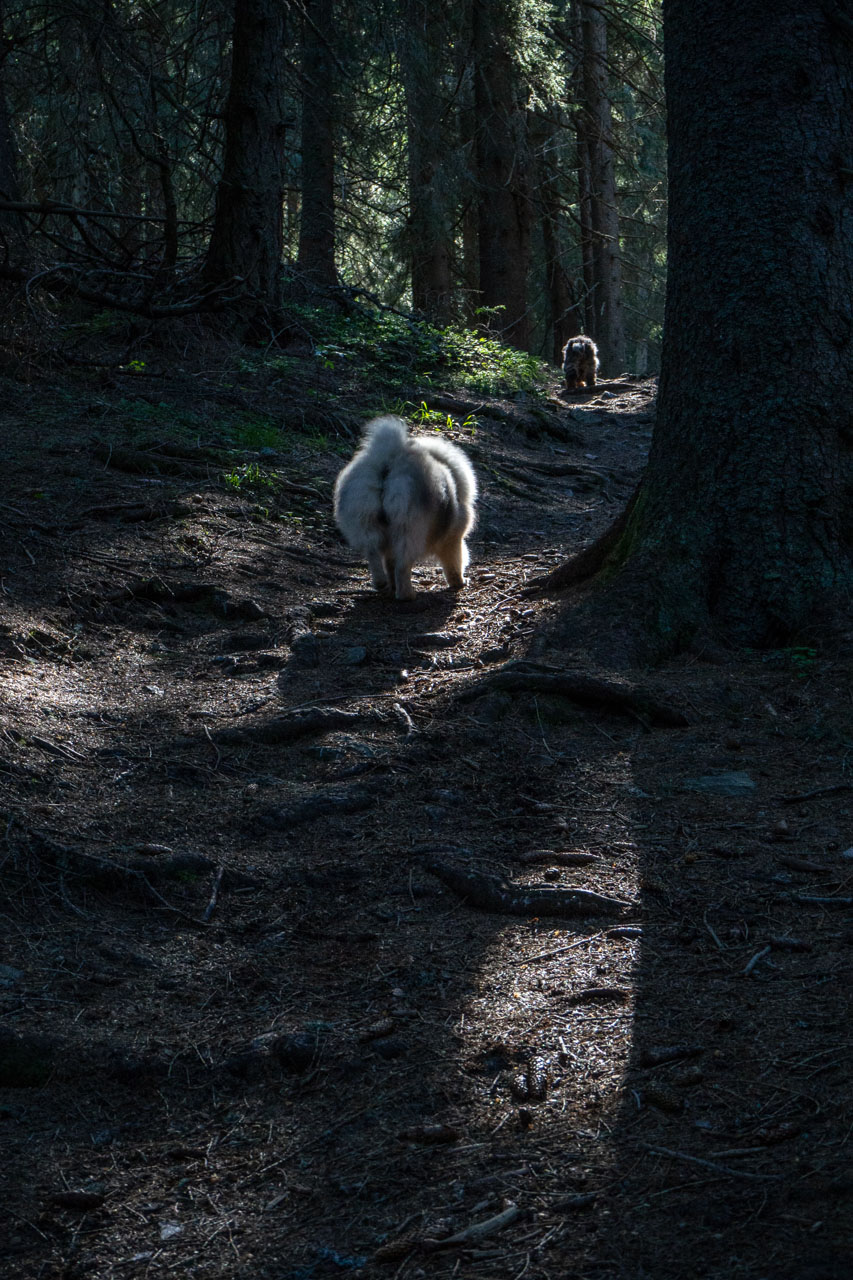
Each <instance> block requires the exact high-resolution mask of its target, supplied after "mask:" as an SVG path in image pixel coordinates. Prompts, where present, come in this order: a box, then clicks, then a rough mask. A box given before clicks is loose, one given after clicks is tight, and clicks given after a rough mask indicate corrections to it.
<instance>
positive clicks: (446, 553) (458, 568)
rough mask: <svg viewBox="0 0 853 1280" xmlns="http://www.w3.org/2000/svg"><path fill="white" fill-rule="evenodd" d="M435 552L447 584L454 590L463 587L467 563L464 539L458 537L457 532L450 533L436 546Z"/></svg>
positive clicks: (466, 549)
mask: <svg viewBox="0 0 853 1280" xmlns="http://www.w3.org/2000/svg"><path fill="white" fill-rule="evenodd" d="M435 554H436V555H437V556H438V560H439V563H440V565H441V567H442V569H443V570H444V576H445V578H446V579H447V585H448V586H449V587H453V589H454V590H456V591H458V590H459V588H460V587H464V586H465V569H466V568H467V565H468V548H467V546H466V545H465V539H464V538H460V537H459V535H458V534H455V535H454V534H451V536H450V537H449V538H445V540H444V542H442V543H441V545H440V546H438V547H436V549H435Z"/></svg>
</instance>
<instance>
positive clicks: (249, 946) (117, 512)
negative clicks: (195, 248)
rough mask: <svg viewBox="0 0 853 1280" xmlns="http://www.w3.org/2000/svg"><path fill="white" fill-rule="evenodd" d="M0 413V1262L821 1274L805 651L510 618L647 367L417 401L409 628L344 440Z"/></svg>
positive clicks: (64, 413)
mask: <svg viewBox="0 0 853 1280" xmlns="http://www.w3.org/2000/svg"><path fill="white" fill-rule="evenodd" d="M7 391H8V396H7V399H6V407H5V409H4V412H3V419H4V433H5V436H6V440H7V450H6V454H7V463H6V468H5V474H4V477H3V481H2V484H3V491H4V496H3V499H2V504H1V505H0V520H2V523H3V527H4V534H5V538H4V544H5V545H4V559H3V564H2V569H0V586H2V590H3V600H4V615H3V621H2V626H0V662H2V674H0V680H2V690H3V697H2V720H0V734H2V741H0V788H2V807H0V811H2V815H3V822H4V848H3V852H2V860H3V906H2V912H3V933H2V937H3V950H2V953H1V954H0V1123H2V1129H0V1133H2V1143H3V1160H2V1168H0V1180H2V1184H3V1185H2V1203H3V1206H4V1209H3V1212H4V1214H5V1215H7V1216H8V1219H9V1225H8V1229H7V1232H6V1237H7V1239H8V1244H7V1247H6V1252H5V1254H4V1256H3V1257H2V1258H0V1276H4V1277H5V1276H8V1277H10V1280H11V1277H15V1278H16V1280H36V1277H38V1278H39V1280H60V1277H62V1278H63V1280H71V1278H72V1277H73V1278H74V1280H76V1278H78V1277H79V1278H80V1280H82V1278H83V1277H85V1278H86V1280H95V1278H97V1280H101V1278H102V1277H108V1276H110V1277H111V1276H119V1275H121V1276H136V1275H145V1276H155V1275H166V1274H168V1273H172V1274H174V1273H177V1274H179V1275H189V1274H194V1275H199V1276H221V1277H231V1276H235V1277H236V1276H239V1277H243V1276H246V1277H258V1278H261V1277H269V1280H314V1278H321V1277H327V1276H328V1277H331V1276H346V1275H351V1276H359V1275H371V1276H372V1275H386V1276H389V1277H401V1278H402V1277H416V1276H430V1277H433V1276H434V1277H448V1278H449V1277H451V1276H465V1277H469V1276H470V1277H484V1280H485V1278H488V1280H497V1278H500V1280H504V1278H506V1280H515V1278H516V1277H517V1278H518V1280H520V1277H521V1276H525V1277H527V1278H528V1280H537V1278H541V1280H546V1278H547V1280H564V1278H565V1277H566V1276H568V1275H577V1276H584V1277H586V1276H589V1277H602V1278H603V1280H610V1278H611V1277H612V1278H613V1280H615V1278H616V1277H620V1278H624V1280H639V1277H641V1276H642V1277H649V1278H650V1280H670V1278H672V1280H676V1277H677V1278H678V1280H685V1277H692V1276H695V1277H697V1278H698V1277H701V1278H702V1280H724V1278H725V1280H735V1277H750V1278H754V1280H759V1278H761V1280H805V1277H806V1276H808V1277H809V1280H839V1278H840V1277H841V1276H842V1275H844V1276H846V1275H847V1274H848V1270H847V1265H848V1264H847V1259H849V1256H850V1248H851V1244H853V1240H851V1235H853V1230H852V1229H851V1221H853V1215H851V1212H850V1209H851V1199H853V1182H851V1180H850V1175H849V1163H848V1160H849V1156H848V1150H847V1148H848V1145H849V1136H850V1133H851V1131H852V1130H853V1104H851V1098H853V1089H851V1084H852V1083H853V1081H851V1061H853V1058H851V1054H850V1037H851V1033H850V1027H851V1018H850V994H849V993H850V989H851V987H850V971H851V955H853V953H851V949H850V946H851V942H853V925H851V915H853V860H852V859H853V779H851V774H850V751H851V741H853V740H851V729H850V726H851V714H850V697H851V695H850V690H851V682H850V666H851V663H850V652H849V647H848V649H847V650H844V651H841V650H840V649H838V650H834V651H833V652H831V653H830V652H827V653H824V652H819V651H818V650H817V649H815V648H812V647H810V646H809V645H807V644H805V643H804V644H803V646H801V647H798V648H795V649H789V650H785V651H780V652H778V653H773V654H769V655H767V654H765V655H758V654H754V655H750V654H747V655H732V654H726V653H721V652H714V653H706V654H701V653H700V654H696V655H691V656H690V657H689V658H687V659H683V660H680V661H679V662H678V663H674V664H672V665H671V666H670V667H668V668H667V669H666V670H663V671H653V672H652V671H642V672H641V671H618V672H617V671H608V670H604V669H602V668H601V667H600V665H599V664H598V662H597V660H596V655H595V654H588V655H582V659H583V660H582V661H580V660H579V659H578V655H572V656H571V661H568V660H567V662H566V663H565V664H564V665H561V664H560V663H559V662H555V655H554V653H553V652H552V651H550V650H548V651H545V650H544V649H543V648H542V645H541V643H540V640H539V637H540V636H541V634H542V633H541V627H542V625H543V623H544V622H546V621H547V619H548V618H549V617H551V616H553V615H554V613H555V611H557V610H558V609H560V608H562V607H565V606H564V605H561V604H560V602H558V601H549V600H544V599H542V598H539V597H536V596H535V595H528V594H525V587H526V586H527V585H528V584H529V583H530V582H531V581H532V580H533V579H534V578H536V577H538V576H541V575H542V574H544V573H546V572H548V571H549V570H550V569H552V568H553V567H554V566H555V565H556V564H558V563H559V562H560V561H561V560H562V559H563V558H564V557H565V556H566V555H567V554H568V553H571V552H572V551H575V550H577V549H579V548H580V547H581V546H583V545H586V544H587V543H588V542H589V541H590V540H591V539H592V538H594V537H595V536H597V535H598V534H599V533H600V532H602V531H603V529H604V528H606V527H607V525H608V524H609V523H610V521H611V520H612V519H613V517H614V516H615V515H616V514H618V512H619V511H620V509H621V508H622V506H623V505H624V502H625V501H626V500H627V498H628V496H629V495H630V493H631V491H632V489H633V487H634V484H635V483H636V479H637V477H638V475H639V473H640V471H641V469H642V465H643V462H644V458H645V453H646V450H647V447H648V442H649V438H650V432H651V424H652V409H653V394H654V385H653V383H651V382H642V381H639V380H625V381H623V382H621V383H613V384H608V386H607V387H604V388H599V389H598V391H597V393H596V394H595V395H586V394H579V395H577V396H569V395H568V394H567V393H561V392H560V391H559V389H558V388H557V385H556V375H555V383H554V389H553V392H552V396H551V405H550V409H551V418H550V419H549V421H550V422H551V427H552V430H551V432H550V434H549V433H548V431H547V430H546V429H544V427H543V425H542V422H541V420H540V419H538V418H537V417H536V414H535V412H533V410H534V409H535V406H531V405H529V404H526V403H525V402H524V401H520V402H519V401H517V402H487V401H479V402H477V404H475V405H473V406H472V405H470V404H467V403H466V404H464V405H463V406H462V408H463V409H464V412H462V411H460V412H459V414H458V415H455V416H454V420H453V431H452V438H453V439H454V440H456V441H457V442H458V443H460V444H461V445H462V446H463V447H464V448H466V450H467V451H468V452H469V455H470V456H471V458H472V461H473V463H474V465H475V467H476V469H477V473H478V478H479V481H480V485H481V489H482V500H481V504H480V513H479V522H478V527H477V530H476V532H475V534H474V536H473V539H472V548H471V549H472V567H471V575H470V582H469V585H468V587H467V588H466V589H465V590H464V591H463V592H461V593H458V594H455V593H451V592H448V591H446V590H443V589H442V581H443V580H442V579H441V576H440V572H439V570H438V569H437V568H433V567H432V566H424V567H421V568H420V569H419V570H417V571H416V575H415V585H416V589H417V596H416V599H415V600H414V601H413V602H412V603H411V604H399V603H396V602H394V601H392V600H390V599H388V598H386V597H384V596H380V595H378V594H377V593H375V592H372V591H371V590H370V589H369V585H368V575H367V570H366V566H364V565H363V564H361V563H360V562H359V561H358V560H357V558H356V557H355V556H353V555H352V554H351V553H350V552H349V551H348V550H347V549H346V548H345V547H343V546H342V544H341V542H340V539H339V538H338V536H337V534H336V532H335V530H334V528H333V525H332V522H331V488H332V484H333V482H334V477H335V474H336V472H337V470H338V469H339V468H340V466H341V465H342V463H343V462H344V460H345V458H346V457H347V456H348V452H349V449H350V448H351V444H349V443H347V444H346V446H345V447H342V448H337V449H335V448H334V447H332V446H330V444H329V440H328V439H327V438H322V437H319V436H317V435H312V434H311V433H310V432H309V431H305V430H303V431H301V432H300V431H294V432H292V433H291V434H289V435H288V436H287V437H286V441H285V442H284V444H283V445H282V447H281V448H273V447H270V446H268V445H266V446H261V447H257V448H250V447H248V446H245V447H243V448H242V449H239V450H237V449H235V448H233V447H231V448H230V449H226V448H224V447H223V445H222V442H221V440H219V439H217V438H215V433H211V438H210V439H205V438H199V437H198V436H196V437H194V438H192V439H190V438H188V437H187V436H186V435H184V437H183V438H182V440H181V442H179V443H176V437H175V434H174V433H173V432H171V431H170V430H169V423H170V417H171V418H174V419H180V408H179V399H178V397H177V396H176V395H175V394H174V392H173V391H170V389H169V388H160V389H155V390H154V391H153V392H152V393H151V394H150V395H149V397H148V399H147V400H143V399H142V398H141V397H140V399H139V400H138V401H133V400H132V399H131V398H129V397H127V396H120V395H119V394H118V393H112V392H109V391H107V392H105V393H104V394H102V395H98V396H93V397H92V398H91V400H90V401H89V402H85V403H84V402H82V401H81V402H79V403H78V402H74V403H70V402H69V399H68V397H67V396H65V397H63V395H62V394H61V393H59V392H56V393H55V395H54V397H53V398H52V399H51V398H48V397H47V396H46V393H44V392H39V393H37V392H35V391H32V392H30V391H21V390H20V388H18V389H14V388H7ZM418 399H420V397H419V396H418ZM427 401H428V403H429V404H430V407H431V408H432V407H433V406H434V408H435V409H436V410H438V409H440V410H441V411H442V412H444V413H453V408H452V407H448V405H450V406H453V405H454V404H462V402H461V401H460V400H459V398H458V397H457V398H456V400H455V401H454V398H453V397H452V396H439V395H438V394H436V395H435V396H434V397H433V400H432V401H429V397H427ZM140 405H142V406H143V407H144V406H146V405H147V406H148V408H145V410H144V413H143V412H142V410H141V409H140ZM290 407H291V408H292V406H290ZM369 408H370V409H372V408H374V406H369ZM146 415H147V418H148V420H149V421H150V426H147V427H145V426H144V423H143V427H144V429H143V427H141V426H140V422H141V421H142V420H143V419H144V418H145V417H146ZM368 416H370V414H369V412H365V413H364V414H363V417H365V418H366V417H368ZM131 419H132V421H133V430H130V429H129V427H128V423H129V421H130V420H131ZM436 421H437V415H436V416H435V417H434V418H433V419H430V420H428V422H427V424H426V426H425V427H424V426H422V427H421V428H420V429H436ZM555 424H556V425H555ZM439 425H440V424H439ZM546 425H547V424H546ZM564 666H565V667H570V668H571V674H572V675H574V676H577V675H582V676H585V677H592V678H595V679H598V680H601V681H607V682H609V685H610V686H614V685H616V686H618V687H619V688H620V689H625V690H627V691H629V692H632V693H633V692H634V691H637V690H639V691H640V692H641V695H642V697H643V698H644V699H645V700H646V701H645V702H644V703H643V704H641V705H639V706H637V705H634V706H631V705H623V706H615V705H608V706H605V705H603V704H602V705H598V706H596V705H594V701H593V705H589V702H588V700H587V702H586V703H584V704H582V703H581V702H579V701H578V700H577V699H576V698H569V697H567V696H565V689H563V691H562V692H561V691H560V690H559V689H558V688H557V687H556V686H554V685H552V686H551V687H545V688H544V689H543V687H542V685H541V684H540V685H538V686H537V684H536V683H535V680H531V681H530V682H529V684H528V686H527V687H526V688H525V687H521V688H519V687H517V686H518V681H515V682H514V678H515V677H525V676H527V677H530V676H538V677H541V676H549V675H550V676H556V675H558V674H560V673H561V672H563V670H564ZM508 676H510V677H513V679H509V680H508V679H507V678H506V677H508ZM522 683H523V681H522ZM649 699H657V701H658V702H662V703H665V704H666V705H667V706H668V707H670V708H671V709H672V710H673V711H675V712H676V713H678V715H677V716H676V719H681V721H682V723H681V724H677V723H674V724H669V725H666V724H660V723H655V722H654V717H653V716H651V715H650V714H648V706H649V705H650V704H649V702H648V700H649Z"/></svg>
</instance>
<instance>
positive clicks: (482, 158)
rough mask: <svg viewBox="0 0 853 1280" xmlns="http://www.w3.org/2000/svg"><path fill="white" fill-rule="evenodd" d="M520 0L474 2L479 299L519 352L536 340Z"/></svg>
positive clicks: (495, 323) (495, 325)
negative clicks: (519, 61)
mask: <svg viewBox="0 0 853 1280" xmlns="http://www.w3.org/2000/svg"><path fill="white" fill-rule="evenodd" d="M514 10H515V0H473V46H474V102H475V109H476V117H477V135H476V156H477V176H478V182H479V188H480V190H479V199H480V216H479V248H480V301H481V305H482V306H484V307H487V308H494V307H496V308H500V311H498V312H497V313H496V317H495V318H493V320H492V324H493V326H494V327H495V328H497V329H499V330H500V332H501V334H502V336H503V337H504V338H505V339H506V341H507V342H510V343H512V344H513V346H516V347H519V348H520V349H521V350H522V351H526V350H527V349H528V346H529V340H530V323H529V317H528V312H527V274H528V269H529V264H530V220H531V210H530V193H529V189H528V163H529V156H528V150H529V148H528V140H527V112H526V107H525V103H524V100H523V96H522V93H521V86H520V82H519V73H518V70H517V68H516V66H515V64H514V62H513V58H512V49H511V47H510V36H509V30H510V28H511V23H510V21H509V20H510V19H511V18H512V17H513V16H514Z"/></svg>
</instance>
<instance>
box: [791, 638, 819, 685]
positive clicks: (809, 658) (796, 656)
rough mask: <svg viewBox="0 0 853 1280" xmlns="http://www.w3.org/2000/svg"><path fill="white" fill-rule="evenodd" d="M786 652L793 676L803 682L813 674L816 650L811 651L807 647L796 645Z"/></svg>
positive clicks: (815, 665)
mask: <svg viewBox="0 0 853 1280" xmlns="http://www.w3.org/2000/svg"><path fill="white" fill-rule="evenodd" d="M787 652H788V661H789V662H790V664H791V670H792V671H793V672H794V675H796V676H799V678H800V679H801V680H803V679H805V677H806V676H810V675H812V674H813V673H814V671H815V669H816V667H817V649H812V648H811V647H810V646H809V645H805V644H797V645H794V646H793V647H792V648H791V649H789V650H788V651H787Z"/></svg>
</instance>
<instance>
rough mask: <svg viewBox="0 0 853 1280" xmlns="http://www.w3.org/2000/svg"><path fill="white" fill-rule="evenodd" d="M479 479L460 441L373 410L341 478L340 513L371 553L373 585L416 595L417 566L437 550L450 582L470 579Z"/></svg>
mask: <svg viewBox="0 0 853 1280" xmlns="http://www.w3.org/2000/svg"><path fill="white" fill-rule="evenodd" d="M476 500H477V480H476V477H475V475H474V470H473V468H472V466H471V463H470V462H469V461H468V459H467V458H466V456H465V454H464V453H463V452H462V450H461V449H458V448H457V447H456V445H454V444H450V442H449V441H447V440H441V439H438V438H437V437H433V436H418V437H415V436H410V435H409V433H408V430H407V428H406V424H405V422H403V420H402V418H392V417H385V418H374V419H373V421H372V422H368V424H367V426H366V427H365V429H364V439H363V440H362V442H361V447H360V448H359V450H358V452H357V453H356V455H355V457H354V458H353V459H352V461H351V462H349V463H348V464H347V465H346V466H345V467H344V469H343V471H342V472H341V473H340V475H339V476H338V479H337V483H336V485H335V519H336V520H337V522H338V528H339V529H340V531H341V533H342V534H343V535H344V537H345V538H346V540H347V542H348V543H349V544H350V546H351V547H353V548H354V549H355V550H356V551H360V552H361V553H362V554H363V555H365V556H366V557H367V563H368V565H369V566H370V574H371V577H372V579H373V585H374V587H376V588H377V589H379V590H381V589H382V588H383V587H387V586H390V585H391V584H392V583H393V585H394V591H395V594H396V596H397V599H398V600H410V599H411V598H412V596H413V595H414V590H413V588H412V566H413V565H414V564H417V562H418V561H419V560H424V559H426V558H427V557H428V556H435V557H436V558H437V559H438V561H439V563H440V564H441V567H442V569H443V570H444V576H445V577H446V578H447V581H448V584H449V585H450V586H451V587H457V588H458V587H461V586H464V583H465V569H466V568H467V565H468V547H467V545H466V543H465V538H466V536H467V534H468V533H469V532H470V530H471V528H472V526H473V524H474V519H475V503H476Z"/></svg>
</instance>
